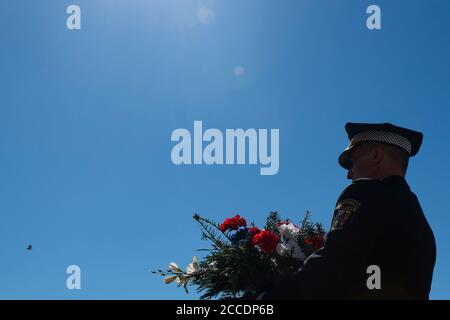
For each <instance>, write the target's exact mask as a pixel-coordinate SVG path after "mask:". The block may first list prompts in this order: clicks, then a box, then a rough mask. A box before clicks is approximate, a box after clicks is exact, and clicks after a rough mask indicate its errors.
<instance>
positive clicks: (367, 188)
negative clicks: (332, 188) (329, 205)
mask: <svg viewBox="0 0 450 320" xmlns="http://www.w3.org/2000/svg"><path fill="white" fill-rule="evenodd" d="M381 190H383V183H382V182H381V181H380V180H376V179H368V178H361V179H357V180H354V181H353V182H352V183H351V184H350V185H348V186H347V187H346V188H345V189H344V191H342V193H341V198H342V197H356V198H359V197H370V196H371V195H374V194H375V193H378V192H379V191H381Z"/></svg>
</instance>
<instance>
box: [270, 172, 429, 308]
mask: <svg viewBox="0 0 450 320" xmlns="http://www.w3.org/2000/svg"><path fill="white" fill-rule="evenodd" d="M435 259H436V245H435V240H434V236H433V232H432V230H431V228H430V226H429V225H428V222H427V220H426V219H425V216H424V214H423V212H422V209H421V207H420V204H419V201H418V200H417V197H416V195H415V194H414V193H412V192H411V190H410V188H409V186H408V184H407V183H406V181H405V179H404V178H402V177H400V176H391V177H389V178H386V179H385V180H382V181H380V180H368V179H361V180H357V181H355V182H353V183H352V184H351V185H350V186H348V187H347V188H346V189H345V190H344V192H343V193H342V194H341V196H340V197H339V199H338V201H337V204H336V209H335V212H334V216H333V221H332V226H331V230H330V232H329V233H328V234H327V239H326V241H325V245H324V247H323V248H321V249H319V250H318V251H317V252H315V253H314V254H313V255H312V256H310V257H309V258H308V259H307V260H306V261H305V265H304V266H303V268H302V269H301V270H299V272H298V273H297V274H296V275H295V276H294V277H292V278H289V279H285V281H284V282H282V283H281V284H280V285H278V286H277V287H275V288H271V289H270V290H268V291H267V292H266V293H265V294H264V296H263V299H428V298H429V292H430V287H431V280H432V276H433V268H434V263H435ZM372 265H375V266H378V267H379V270H380V273H379V274H380V276H381V277H380V279H381V282H380V284H381V289H380V290H378V289H372V290H369V288H368V286H367V282H368V279H369V278H370V277H371V276H372V275H374V273H373V272H374V271H373V269H369V270H368V267H369V266H372ZM369 282H371V281H369Z"/></svg>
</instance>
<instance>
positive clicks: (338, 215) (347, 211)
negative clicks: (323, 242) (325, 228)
mask: <svg viewBox="0 0 450 320" xmlns="http://www.w3.org/2000/svg"><path fill="white" fill-rule="evenodd" d="M360 205H361V203H359V202H358V201H356V200H353V199H343V200H341V201H339V202H338V204H337V206H336V209H335V210H334V217H333V222H332V224H331V230H336V229H342V228H343V227H344V225H345V224H346V223H347V221H348V220H349V219H350V217H352V216H353V215H354V214H355V213H356V211H358V209H359V207H360Z"/></svg>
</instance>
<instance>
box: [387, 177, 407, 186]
mask: <svg viewBox="0 0 450 320" xmlns="http://www.w3.org/2000/svg"><path fill="white" fill-rule="evenodd" d="M381 182H383V183H387V184H396V185H402V186H408V183H407V182H406V180H405V178H404V177H401V176H390V177H387V178H384V179H383V180H381Z"/></svg>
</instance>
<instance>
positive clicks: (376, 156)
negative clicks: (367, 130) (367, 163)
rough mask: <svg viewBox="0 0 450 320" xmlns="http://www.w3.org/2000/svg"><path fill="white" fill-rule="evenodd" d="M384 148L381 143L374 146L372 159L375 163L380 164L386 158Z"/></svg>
mask: <svg viewBox="0 0 450 320" xmlns="http://www.w3.org/2000/svg"><path fill="white" fill-rule="evenodd" d="M384 156H385V155H384V148H383V147H382V146H381V145H376V146H375V147H374V148H372V161H373V163H374V165H377V166H378V165H380V164H381V162H382V161H383V159H384Z"/></svg>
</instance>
